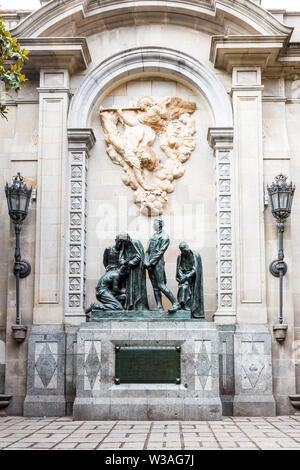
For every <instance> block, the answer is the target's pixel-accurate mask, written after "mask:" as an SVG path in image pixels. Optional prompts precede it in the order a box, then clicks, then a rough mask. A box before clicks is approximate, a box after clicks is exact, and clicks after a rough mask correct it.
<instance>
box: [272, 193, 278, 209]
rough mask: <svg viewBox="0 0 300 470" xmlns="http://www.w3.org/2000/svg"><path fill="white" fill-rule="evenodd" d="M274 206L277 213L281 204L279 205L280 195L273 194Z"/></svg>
mask: <svg viewBox="0 0 300 470" xmlns="http://www.w3.org/2000/svg"><path fill="white" fill-rule="evenodd" d="M272 206H273V210H274V211H276V210H277V209H279V204H278V193H274V194H272Z"/></svg>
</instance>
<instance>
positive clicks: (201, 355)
mask: <svg viewBox="0 0 300 470" xmlns="http://www.w3.org/2000/svg"><path fill="white" fill-rule="evenodd" d="M153 316H154V313H153ZM125 346H135V347H141V348H147V347H148V348H149V347H175V348H176V347H177V348H178V347H180V355H181V359H180V367H181V372H180V383H177V384H176V383H120V384H119V385H118V384H116V383H115V361H116V349H115V348H116V347H125ZM218 346H219V344H218V331H217V328H216V325H215V324H214V323H209V322H205V321H197V320H186V319H180V318H178V319H173V318H171V315H169V316H168V315H167V314H166V318H165V319H159V320H156V321H151V319H147V318H144V319H143V320H142V319H140V320H139V321H137V320H136V319H135V318H131V319H129V318H127V319H125V320H123V321H117V320H106V319H102V320H101V319H99V320H98V321H97V322H88V323H83V324H81V326H80V329H79V331H78V333H77V379H76V380H77V383H76V399H75V402H74V408H73V416H74V419H83V420H88V419H90V420H95V419H99V420H122V419H124V420H128V419H131V420H172V419H174V420H188V421H190V420H219V419H221V417H222V405H221V400H220V393H219V359H218V353H219V350H218Z"/></svg>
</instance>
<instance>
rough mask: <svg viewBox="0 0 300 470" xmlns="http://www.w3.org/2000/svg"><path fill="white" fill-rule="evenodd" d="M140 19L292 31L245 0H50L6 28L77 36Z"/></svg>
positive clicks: (219, 29)
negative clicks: (15, 24) (13, 25)
mask: <svg viewBox="0 0 300 470" xmlns="http://www.w3.org/2000/svg"><path fill="white" fill-rule="evenodd" d="M141 20H143V21H142V24H145V21H146V22H147V24H151V23H160V22H162V23H164V24H165V23H170V24H178V25H182V26H186V27H188V28H193V29H197V30H203V31H207V32H209V33H210V34H224V33H225V32H226V31H227V30H228V27H229V28H230V30H231V31H232V30H234V32H235V33H237V34H239V32H240V33H241V34H244V33H245V34H262V35H268V34H274V35H278V34H283V35H286V36H290V35H291V33H292V31H293V28H290V27H288V26H286V25H283V24H282V23H280V22H279V21H278V19H276V18H275V17H274V16H273V15H271V14H270V13H269V12H268V11H267V10H265V9H263V8H262V7H260V6H258V5H256V4H255V3H253V2H252V1H250V0H238V1H237V0H235V1H232V0H177V1H174V0H164V1H162V0H160V1H153V0H117V1H116V0H103V1H101V3H100V2H98V1H94V0H68V1H64V2H62V1H61V0H52V1H50V2H49V3H46V4H45V5H44V6H43V7H41V8H40V9H38V10H37V11H35V12H33V13H32V14H31V15H30V16H29V17H27V18H25V19H24V20H23V21H21V22H20V23H19V24H18V25H17V26H16V27H15V28H14V29H13V30H12V34H13V36H14V37H21V36H27V37H38V36H54V35H55V36H62V35H63V34H62V33H63V32H64V34H65V32H66V30H67V31H69V30H70V31H76V35H78V36H80V35H81V34H82V35H88V34H93V33H94V32H95V31H97V32H101V31H103V30H106V29H107V30H110V29H113V28H117V27H119V26H120V27H121V26H122V27H126V26H132V25H139V24H141ZM68 34H69V35H71V34H70V33H69V32H68Z"/></svg>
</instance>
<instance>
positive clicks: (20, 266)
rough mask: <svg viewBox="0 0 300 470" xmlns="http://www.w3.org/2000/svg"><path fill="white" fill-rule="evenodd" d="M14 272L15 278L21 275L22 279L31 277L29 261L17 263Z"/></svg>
mask: <svg viewBox="0 0 300 470" xmlns="http://www.w3.org/2000/svg"><path fill="white" fill-rule="evenodd" d="M13 272H14V275H15V276H17V275H18V274H19V277H20V279H24V278H25V277H27V276H29V274H30V272H31V266H30V264H29V263H28V261H25V260H20V261H15V264H14V269H13Z"/></svg>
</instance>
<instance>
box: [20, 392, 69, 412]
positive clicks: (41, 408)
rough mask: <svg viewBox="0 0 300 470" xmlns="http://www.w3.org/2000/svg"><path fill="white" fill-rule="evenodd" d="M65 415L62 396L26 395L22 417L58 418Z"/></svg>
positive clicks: (64, 402) (64, 404)
mask: <svg viewBox="0 0 300 470" xmlns="http://www.w3.org/2000/svg"><path fill="white" fill-rule="evenodd" d="M65 415H66V400H65V397H64V396H57V395H48V396H37V395H32V396H30V395H27V396H26V398H25V402H24V416H28V417H30V416H31V417H44V416H47V417H58V416H65Z"/></svg>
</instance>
